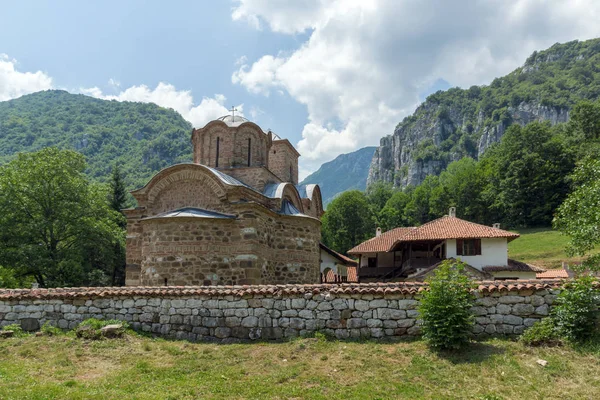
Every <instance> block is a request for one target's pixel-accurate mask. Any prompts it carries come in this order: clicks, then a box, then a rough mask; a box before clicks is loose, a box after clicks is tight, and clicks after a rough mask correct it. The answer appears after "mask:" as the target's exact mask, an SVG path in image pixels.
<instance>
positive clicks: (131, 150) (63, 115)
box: [0, 90, 192, 189]
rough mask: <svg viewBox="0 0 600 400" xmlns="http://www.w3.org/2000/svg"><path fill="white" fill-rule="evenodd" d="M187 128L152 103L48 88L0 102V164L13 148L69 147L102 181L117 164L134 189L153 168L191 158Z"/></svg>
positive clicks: (178, 118) (174, 114) (170, 112)
mask: <svg viewBox="0 0 600 400" xmlns="http://www.w3.org/2000/svg"><path fill="white" fill-rule="evenodd" d="M191 130H192V126H191V125H190V123H189V122H187V121H186V120H184V119H183V117H182V116H181V115H179V114H178V113H177V112H175V111H173V110H169V109H165V108H162V107H159V106H157V105H155V104H149V103H132V102H118V101H107V100H100V99H95V98H92V97H89V96H84V95H81V94H70V93H67V92H65V91H62V90H49V91H44V92H38V93H33V94H30V95H26V96H23V97H21V98H18V99H14V100H10V101H5V102H0V164H4V163H6V162H7V161H9V160H11V159H12V158H14V156H15V154H16V153H18V152H29V151H35V150H39V149H42V148H44V147H48V146H56V147H58V148H63V149H72V150H76V151H78V152H80V153H82V154H83V155H84V156H85V157H86V160H87V164H88V169H87V171H86V172H87V173H88V175H89V176H90V177H92V178H93V179H95V180H98V181H107V180H108V179H109V177H110V174H111V169H112V167H113V166H114V165H115V164H119V165H120V168H121V171H122V172H123V173H124V174H125V179H126V183H127V188H128V189H133V188H135V187H139V186H141V185H143V184H145V183H146V182H147V180H148V179H149V178H150V177H151V176H152V175H153V174H155V173H156V172H157V171H158V170H160V169H162V168H164V167H166V166H169V165H171V164H173V163H177V162H182V161H190V160H191V150H192V147H191V145H190V134H191Z"/></svg>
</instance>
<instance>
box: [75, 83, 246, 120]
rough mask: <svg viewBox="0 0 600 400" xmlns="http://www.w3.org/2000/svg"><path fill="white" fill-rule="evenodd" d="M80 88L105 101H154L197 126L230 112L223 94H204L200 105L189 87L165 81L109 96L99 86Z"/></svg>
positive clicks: (238, 112)
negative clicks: (184, 88)
mask: <svg viewBox="0 0 600 400" xmlns="http://www.w3.org/2000/svg"><path fill="white" fill-rule="evenodd" d="M113 86H114V85H113ZM79 91H80V92H81V93H83V94H88V95H90V96H94V97H98V98H101V99H105V100H118V101H136V102H142V103H154V104H157V105H159V106H161V107H166V108H172V109H174V110H175V111H177V112H178V113H180V114H181V115H182V116H183V118H185V119H186V120H188V121H190V122H191V123H192V125H194V126H195V127H202V126H204V125H205V124H206V123H207V122H209V121H212V120H213V119H216V118H219V117H222V116H223V115H226V114H229V111H228V109H227V107H226V106H225V101H226V100H227V99H226V97H225V96H224V95H222V94H215V96H214V97H203V98H202V100H201V101H200V104H197V105H196V104H194V98H193V96H192V93H191V92H190V91H189V90H177V88H176V87H175V86H173V85H171V84H168V83H164V82H160V83H159V84H158V85H157V86H156V87H155V88H154V89H151V88H150V87H148V86H146V85H139V86H131V87H129V88H127V89H125V90H123V91H121V92H120V93H119V94H117V95H105V94H103V93H102V91H101V90H100V89H98V88H97V87H94V88H89V89H80V90H79ZM235 108H236V109H237V114H238V115H244V114H243V112H244V105H243V104H240V105H237V106H235Z"/></svg>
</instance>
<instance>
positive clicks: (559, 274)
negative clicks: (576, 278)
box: [535, 268, 569, 279]
mask: <svg viewBox="0 0 600 400" xmlns="http://www.w3.org/2000/svg"><path fill="white" fill-rule="evenodd" d="M535 277H536V278H537V279H551V278H568V277H569V272H568V271H567V270H566V269H563V268H561V269H549V270H547V271H544V272H538V273H537V274H535Z"/></svg>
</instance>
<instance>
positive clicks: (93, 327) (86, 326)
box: [75, 318, 129, 340]
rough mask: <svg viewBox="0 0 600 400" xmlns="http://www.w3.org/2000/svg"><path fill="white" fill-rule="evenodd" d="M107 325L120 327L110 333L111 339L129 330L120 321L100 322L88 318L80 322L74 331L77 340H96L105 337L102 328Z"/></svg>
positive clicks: (123, 322) (127, 325)
mask: <svg viewBox="0 0 600 400" xmlns="http://www.w3.org/2000/svg"><path fill="white" fill-rule="evenodd" d="M108 325H120V328H119V329H117V330H116V331H113V332H111V337H119V336H122V335H123V334H124V333H125V331H126V330H127V329H128V328H129V324H128V323H127V322H125V321H120V320H114V319H109V320H100V319H96V318H89V319H86V320H85V321H83V322H81V323H80V324H79V326H78V327H77V330H76V332H75V333H76V335H77V337H79V338H83V339H91V340H98V339H102V338H103V337H106V335H104V334H103V332H102V328H104V327H105V326H108Z"/></svg>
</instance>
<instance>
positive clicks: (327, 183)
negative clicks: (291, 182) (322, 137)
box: [300, 147, 376, 205]
mask: <svg viewBox="0 0 600 400" xmlns="http://www.w3.org/2000/svg"><path fill="white" fill-rule="evenodd" d="M375 149H376V147H364V148H362V149H360V150H356V151H355V152H352V153H348V154H341V155H339V156H337V157H336V158H335V159H334V160H333V161H329V162H326V163H325V164H323V165H321V168H319V169H318V170H317V171H316V172H314V173H312V174H310V175H309V176H307V177H306V179H304V180H303V181H302V182H301V183H300V184H301V185H306V184H309V183H316V184H318V185H319V186H320V187H321V194H322V196H323V204H324V205H327V204H328V203H329V202H330V201H331V200H333V199H334V198H335V196H337V195H338V194H340V193H342V192H344V191H346V190H351V189H358V190H365V189H366V187H367V175H368V174H369V165H370V163H371V159H372V158H373V153H374V152H375Z"/></svg>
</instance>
